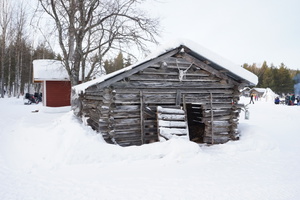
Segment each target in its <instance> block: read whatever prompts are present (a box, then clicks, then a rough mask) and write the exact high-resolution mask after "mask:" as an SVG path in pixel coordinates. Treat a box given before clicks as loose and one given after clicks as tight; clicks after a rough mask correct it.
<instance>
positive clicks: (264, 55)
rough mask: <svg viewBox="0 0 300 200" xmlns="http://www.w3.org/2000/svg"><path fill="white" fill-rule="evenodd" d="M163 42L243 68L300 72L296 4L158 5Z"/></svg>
mask: <svg viewBox="0 0 300 200" xmlns="http://www.w3.org/2000/svg"><path fill="white" fill-rule="evenodd" d="M146 10H147V11H148V13H151V15H153V16H154V17H160V18H161V26H162V28H163V32H162V35H161V36H162V37H161V38H160V39H159V41H160V42H161V43H164V42H166V41H168V40H171V39H175V38H187V39H190V40H192V41H194V42H196V43H198V44H200V45H202V46H204V47H206V48H207V49H210V50H211V51H213V52H215V53H217V54H219V55H220V56H222V57H224V58H227V59H228V60H230V61H232V62H234V63H236V64H238V65H242V64H243V63H248V64H253V63H257V64H259V63H262V62H263V61H267V63H268V64H269V66H270V65H271V64H273V65H275V66H279V65H280V64H281V63H284V64H285V65H286V66H287V67H288V68H290V69H300V0H248V1H243V0H158V1H156V2H153V1H151V3H149V4H147V5H146Z"/></svg>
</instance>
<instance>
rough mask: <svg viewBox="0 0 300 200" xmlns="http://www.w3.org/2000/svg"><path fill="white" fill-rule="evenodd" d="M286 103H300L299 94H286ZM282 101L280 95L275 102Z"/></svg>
mask: <svg viewBox="0 0 300 200" xmlns="http://www.w3.org/2000/svg"><path fill="white" fill-rule="evenodd" d="M284 102H285V105H289V106H293V105H298V106H299V105H300V97H299V96H297V97H295V94H287V95H286V96H285V101H284ZM279 103H280V99H279V97H276V98H275V104H279Z"/></svg>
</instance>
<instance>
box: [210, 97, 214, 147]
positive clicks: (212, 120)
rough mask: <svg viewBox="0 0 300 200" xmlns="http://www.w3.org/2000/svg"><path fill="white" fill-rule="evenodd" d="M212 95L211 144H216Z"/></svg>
mask: <svg viewBox="0 0 300 200" xmlns="http://www.w3.org/2000/svg"><path fill="white" fill-rule="evenodd" d="M212 100H213V98H212V93H210V112H211V119H210V120H211V144H214V111H213V102H212Z"/></svg>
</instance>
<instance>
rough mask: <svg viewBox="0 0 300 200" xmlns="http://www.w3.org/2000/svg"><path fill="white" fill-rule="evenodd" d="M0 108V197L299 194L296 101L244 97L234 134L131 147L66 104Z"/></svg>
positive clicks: (259, 198)
mask: <svg viewBox="0 0 300 200" xmlns="http://www.w3.org/2000/svg"><path fill="white" fill-rule="evenodd" d="M243 100H244V101H245V102H246V103H248V101H249V99H243ZM0 109H1V114H0V116H1V121H0V127H1V128H0V199H1V200H9V199H13V200H15V199H18V200H41V199H43V200H65V199H71V200H73V199H74V200H76V199H80V200H85V199H86V200H91V199H92V200H93V199H95V200H96V199H101V200H102V199H109V200H111V199H116V200H119V199H131V200H135V199H136V200H137V199H146V200H148V199H155V200H157V199H158V200H159V199H172V200H174V199H188V200H190V199H197V200H198V199H205V200H210V199H211V200H218V199H220V200H226V199H230V200H240V199H243V200H247V199H249V200H253V199H255V200H267V199H272V200H286V199H289V200H296V199H300V190H299V188H300V170H299V165H300V156H299V154H300V148H299V144H300V134H299V113H300V112H299V111H300V106H285V105H275V104H273V103H272V102H271V103H270V102H265V101H258V102H255V104H254V105H253V104H251V105H249V109H250V119H249V120H245V119H244V113H242V114H241V123H240V130H241V138H240V140H239V141H234V142H228V143H226V144H222V145H214V146H206V145H200V146H199V145H197V144H195V143H193V142H189V141H185V140H181V139H172V140H169V141H167V142H161V143H154V144H149V145H143V146H133V147H119V146H115V145H109V144H106V143H105V142H104V141H103V139H102V138H101V136H100V135H99V134H96V133H95V132H94V131H92V130H91V129H90V128H89V127H87V126H85V125H83V124H81V123H80V122H79V121H78V120H77V119H76V118H75V117H74V116H73V115H72V112H70V111H69V107H65V108H45V107H42V106H41V105H24V104H23V100H22V99H15V98H4V99H0ZM32 111H34V112H32ZM35 111H38V112H35Z"/></svg>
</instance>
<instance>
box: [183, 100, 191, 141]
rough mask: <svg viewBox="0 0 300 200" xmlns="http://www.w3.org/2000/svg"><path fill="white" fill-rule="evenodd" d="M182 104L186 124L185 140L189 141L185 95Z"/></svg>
mask: <svg viewBox="0 0 300 200" xmlns="http://www.w3.org/2000/svg"><path fill="white" fill-rule="evenodd" d="M182 101H183V102H182V103H183V110H184V113H185V116H184V118H185V123H186V127H187V138H188V140H190V133H189V123H188V117H187V108H186V101H185V95H183V97H182Z"/></svg>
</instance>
